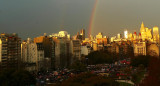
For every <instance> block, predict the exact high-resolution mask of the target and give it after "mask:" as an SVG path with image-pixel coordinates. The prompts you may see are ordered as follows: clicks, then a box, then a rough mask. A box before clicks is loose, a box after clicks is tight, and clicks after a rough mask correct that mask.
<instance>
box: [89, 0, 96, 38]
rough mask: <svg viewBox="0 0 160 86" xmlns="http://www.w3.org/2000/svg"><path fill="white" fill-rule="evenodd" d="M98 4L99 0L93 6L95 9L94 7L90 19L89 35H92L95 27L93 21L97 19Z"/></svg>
mask: <svg viewBox="0 0 160 86" xmlns="http://www.w3.org/2000/svg"><path fill="white" fill-rule="evenodd" d="M97 4H98V0H95V3H94V6H93V9H92V13H91V17H90V21H89V28H88V37H90V35H91V30H92V28H93V23H94V19H95V13H96V9H97Z"/></svg>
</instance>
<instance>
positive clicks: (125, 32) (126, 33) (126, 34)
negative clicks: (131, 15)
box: [124, 30, 128, 39]
mask: <svg viewBox="0 0 160 86" xmlns="http://www.w3.org/2000/svg"><path fill="white" fill-rule="evenodd" d="M124 38H125V39H128V31H127V30H125V31H124Z"/></svg>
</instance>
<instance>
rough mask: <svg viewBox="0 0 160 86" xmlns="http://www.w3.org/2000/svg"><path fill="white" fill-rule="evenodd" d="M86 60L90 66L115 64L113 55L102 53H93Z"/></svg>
mask: <svg viewBox="0 0 160 86" xmlns="http://www.w3.org/2000/svg"><path fill="white" fill-rule="evenodd" d="M86 58H87V59H88V64H105V63H112V62H113V58H112V56H111V55H109V54H106V53H104V52H101V51H95V52H91V53H90V54H89V55H88V56H86Z"/></svg>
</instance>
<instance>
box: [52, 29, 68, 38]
mask: <svg viewBox="0 0 160 86" xmlns="http://www.w3.org/2000/svg"><path fill="white" fill-rule="evenodd" d="M49 36H50V37H62V38H68V39H70V34H68V32H67V31H60V32H59V33H55V34H52V35H49Z"/></svg>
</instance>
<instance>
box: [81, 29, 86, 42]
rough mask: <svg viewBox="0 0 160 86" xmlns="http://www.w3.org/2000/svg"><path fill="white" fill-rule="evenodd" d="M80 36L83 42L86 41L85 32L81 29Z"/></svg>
mask: <svg viewBox="0 0 160 86" xmlns="http://www.w3.org/2000/svg"><path fill="white" fill-rule="evenodd" d="M80 35H81V36H82V40H85V30H84V29H81V31H80Z"/></svg>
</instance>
